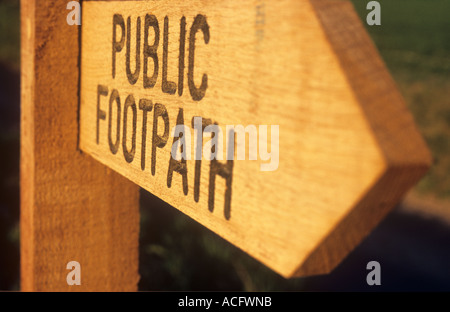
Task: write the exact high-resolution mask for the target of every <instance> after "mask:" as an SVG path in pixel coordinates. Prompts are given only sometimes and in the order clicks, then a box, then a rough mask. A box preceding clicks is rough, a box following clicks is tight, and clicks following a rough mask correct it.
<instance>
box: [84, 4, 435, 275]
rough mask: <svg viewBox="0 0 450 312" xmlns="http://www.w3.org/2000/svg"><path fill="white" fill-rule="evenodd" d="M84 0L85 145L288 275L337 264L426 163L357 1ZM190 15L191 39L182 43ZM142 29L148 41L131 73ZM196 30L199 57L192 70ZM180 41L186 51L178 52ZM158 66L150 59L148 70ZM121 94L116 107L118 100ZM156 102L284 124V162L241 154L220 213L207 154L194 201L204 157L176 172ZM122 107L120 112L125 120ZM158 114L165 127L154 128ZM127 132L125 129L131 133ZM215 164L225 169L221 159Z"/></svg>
mask: <svg viewBox="0 0 450 312" xmlns="http://www.w3.org/2000/svg"><path fill="white" fill-rule="evenodd" d="M83 5H84V6H83V26H82V57H81V59H82V61H81V63H82V64H81V70H82V74H81V115H80V117H81V118H80V133H81V141H80V146H81V149H82V150H83V151H85V152H86V153H88V154H90V155H92V156H93V157H94V158H96V159H97V160H99V161H100V162H102V163H103V164H105V165H107V166H108V167H110V168H112V169H113V170H114V171H117V172H119V173H120V174H122V175H123V176H125V177H126V178H128V179H130V180H131V181H133V182H135V183H137V184H138V185H139V186H141V187H143V188H145V189H146V190H148V191H150V192H151V193H153V194H155V195H156V196H158V197H160V198H162V199H163V200H165V201H166V202H168V203H169V204H171V205H173V206H174V207H176V208H177V209H179V210H181V211H182V212H184V213H186V214H187V215H189V216H191V217H192V218H194V219H195V220H197V221H199V222H200V223H202V224H203V225H205V226H206V227H208V228H210V229H211V230H213V231H214V232H216V233H217V234H219V235H220V236H222V237H224V238H225V239H227V240H228V241H230V242H231V243H233V244H234V245H236V246H238V247H240V248H241V249H243V250H244V251H246V252H248V253H249V254H250V255H252V256H253V257H255V258H257V259H259V260H260V261H261V262H263V263H265V264H266V265H268V266H269V267H271V268H272V269H274V270H275V271H277V272H278V273H280V274H281V275H283V276H285V277H293V276H303V275H311V274H322V273H327V272H329V271H330V270H332V269H333V268H334V267H335V266H336V265H337V264H338V263H339V262H340V261H341V260H342V259H343V258H344V257H345V255H346V254H348V252H349V251H350V250H351V249H353V248H354V247H355V246H356V245H357V244H358V243H359V242H360V241H361V240H362V239H363V238H364V237H365V236H366V235H367V234H368V233H369V232H370V230H371V229H373V227H374V226H376V224H377V223H378V222H379V221H380V220H381V219H382V218H383V217H384V216H385V215H386V214H387V213H388V212H389V211H390V210H391V209H392V208H393V207H394V206H395V204H396V203H397V202H398V201H399V200H400V199H401V197H402V196H403V194H404V193H405V192H406V191H407V190H408V189H409V188H410V187H411V186H412V185H414V184H415V183H416V182H417V181H418V180H419V179H420V177H421V176H422V175H423V174H424V173H425V172H426V170H427V168H428V167H429V166H430V163H431V159H430V154H429V152H428V149H427V147H426V145H425V143H424V141H423V140H422V138H421V136H420V134H419V133H418V131H417V130H416V128H415V126H414V122H413V119H412V117H411V115H410V113H409V112H408V111H407V109H406V106H405V103H404V101H403V99H402V98H401V96H400V94H399V92H398V91H397V89H396V87H395V85H394V83H393V81H392V79H391V78H390V76H389V74H388V72H387V70H386V68H385V66H384V64H383V62H382V61H381V59H380V57H379V55H378V53H377V51H376V49H375V47H374V45H373V43H372V42H371V40H370V38H369V36H368V35H367V34H366V32H365V30H364V27H363V26H362V24H361V22H360V20H359V18H358V17H357V15H356V14H355V12H354V10H353V8H352V6H351V5H350V4H349V3H348V2H341V1H332V0H316V1H307V0H301V1H300V0H283V1H264V0H248V1H237V0H232V1H226V2H224V1H218V0H210V1H201V0H190V1H108V2H98V1H84V3H83ZM115 14H118V15H121V16H122V17H123V27H124V30H125V31H124V33H123V38H124V39H123V42H122V41H121V40H120V39H121V38H122V31H121V30H120V27H116V38H115V39H116V40H115V42H116V43H118V45H119V48H118V49H117V51H116V52H114V50H113V47H114V45H113V41H114V37H113V16H114V15H115ZM146 15H154V16H155V19H156V20H157V22H158V25H159V32H160V36H159V45H158V48H157V50H156V51H157V57H158V60H159V66H158V68H159V69H158V70H159V73H158V76H157V80H156V83H155V85H154V86H153V87H148V88H144V85H145V81H144V78H143V76H144V71H143V68H144V67H145V66H144V64H145V63H144V62H145V59H144V57H143V54H142V53H143V51H144V50H145V44H146V43H145V40H146V39H145V29H144V28H145V20H146ZM199 15H202V16H204V17H205V21H207V24H208V30H209V34H208V35H206V34H205V33H203V34H202V31H201V30H200V31H194V32H193V31H192V25H193V24H194V21H195V20H196V18H197V17H198V16H199ZM166 16H167V19H166V20H167V21H166V22H165V17H166ZM128 17H130V26H128ZM138 17H140V20H141V25H140V31H139V32H138V31H137V28H138V27H137V18H138ZM183 17H184V18H185V22H186V40H185V47H184V48H180V47H182V45H180V38H181V36H180V33H181V30H180V29H183V28H182V26H180V25H181V24H182V22H181V21H182V18H183ZM166 23H167V27H166V28H167V29H165V24H166ZM128 29H130V35H129V38H130V40H129V39H128V37H127V31H128ZM149 29H150V31H149V33H148V35H149V36H148V39H147V41H148V42H147V44H148V45H152V44H153V43H154V42H155V35H154V31H153V30H154V28H153V27H150V28H149ZM137 33H139V34H141V35H140V39H141V41H140V44H139V45H138V47H139V49H140V51H139V52H140V53H139V57H138V59H139V61H140V70H139V71H138V74H137V76H136V75H133V73H134V70H135V68H136V66H137V65H136V64H137V62H136V56H135V53H136V40H137V35H136V34H137ZM165 34H167V37H165ZM192 36H195V49H193V51H195V65H194V71H193V73H192V74H190V73H189V69H188V64H189V61H190V56H189V55H190V53H191V50H190V39H191V37H192ZM207 37H208V38H207ZM166 40H167V42H168V44H167V46H168V48H167V50H166V51H167V52H164V48H163V46H164V42H165V41H166ZM128 42H130V47H128V46H127V44H128ZM120 46H122V48H120ZM127 49H129V51H130V52H129V55H130V60H129V61H127V57H126V55H127V52H126V50H127ZM180 49H181V51H184V52H185V55H184V57H183V58H181V60H182V62H180V57H179V55H180ZM113 57H115V61H113ZM127 62H129V63H130V65H129V69H128V71H129V73H128V74H127V66H126V64H127ZM183 62H184V65H185V67H184V69H183V66H182V64H183ZM164 63H165V64H166V65H167V67H166V69H167V70H166V71H165V68H164ZM113 64H115V71H113V70H112V67H113ZM180 64H181V65H180ZM153 65H154V63H153V61H152V59H150V61H148V62H147V75H148V76H151V74H152V73H153ZM113 72H114V74H113ZM163 72H165V74H164V77H163ZM180 72H181V73H182V75H181V77H182V79H181V80H180V75H179V73H180ZM203 74H207V77H208V85H207V89H206V91H205V93H204V97H202V98H201V99H200V100H199V99H196V96H195V94H194V95H193V94H192V92H191V90H190V86H189V79H190V76H189V75H193V81H194V86H196V87H199V86H200V85H201V83H202V77H203ZM130 77H131V80H130ZM191 78H192V76H191ZM133 79H134V80H133ZM163 80H166V81H171V82H173V85H172V87H175V90H172V91H174V92H175V93H174V94H170V92H167V89H166V90H165V91H164V89H165V88H167V85H166V86H165V87H163V83H162V81H163ZM99 85H101V86H103V87H101V88H100V89H99ZM181 85H182V86H183V93H182V94H181V95H180V94H179V93H178V92H177V91H179V88H180V86H181ZM147 86H148V85H147ZM99 90H101V92H99ZM113 90H117V92H118V94H119V97H120V105H118V104H117V102H116V101H115V100H114V98H113V100H111V94H113ZM172 93H173V92H172ZM99 94H100V96H99ZM129 95H133V97H134V100H135V102H136V103H135V104H136V108H135V111H136V114H135V116H136V122H135V123H134V126H135V127H136V129H137V130H136V138H135V143H133V136H132V135H131V134H130V133H132V132H133V131H132V129H133V122H132V119H133V118H132V117H130V116H134V113H133V107H132V105H131V104H130V103H131V102H129V103H128V104H130V105H128V106H126V105H125V103H126V98H127V97H128V96H129ZM141 99H146V100H148V101H151V103H152V104H153V106H152V107H153V110H152V111H149V112H148V113H147V119H146V120H145V122H144V115H145V114H144V112H143V110H141V109H139V105H138V103H139V101H140V100H141ZM109 103H113V104H112V105H111V108H112V110H110V109H109ZM156 103H158V104H160V105H162V106H163V107H164V108H165V109H166V110H167V117H168V122H169V127H168V128H169V129H172V128H173V126H175V125H176V124H177V123H179V122H180V120H181V119H182V121H183V122H184V124H185V125H187V126H188V127H191V121H192V119H193V117H194V116H201V117H203V118H204V119H211V122H215V123H217V124H218V125H219V126H225V125H243V126H247V125H256V126H259V125H269V126H270V125H279V141H278V143H279V166H278V169H277V170H275V171H268V172H263V171H261V170H260V164H261V163H264V161H262V160H261V158H260V157H258V160H248V154H247V160H234V161H233V169H232V182H231V183H230V185H228V186H227V184H226V180H225V179H224V178H222V177H221V176H216V179H215V181H216V183H215V188H214V194H215V197H214V200H213V206H214V209H213V211H211V202H210V196H211V179H210V177H211V164H210V162H209V161H207V160H202V163H201V167H200V168H201V169H200V175H199V176H200V183H199V187H198V190H199V194H198V198H196V186H195V181H196V178H198V173H197V174H196V162H195V161H194V160H187V162H186V170H187V173H186V179H185V181H184V180H183V175H182V174H179V173H178V172H174V173H173V174H172V175H170V174H169V172H170V170H169V164H170V162H171V154H170V152H171V148H172V141H173V138H172V137H170V136H169V139H168V141H167V143H166V144H165V145H164V144H163V145H164V146H163V147H161V148H159V147H158V148H156V149H155V151H156V153H153V151H152V143H153V142H154V141H152V140H153V138H154V137H156V136H159V137H161V136H162V133H163V132H164V127H163V126H162V120H163V118H162V117H158V116H159V115H161V114H160V112H159V113H157V114H155V111H157V109H156ZM117 105H118V106H117ZM116 107H120V110H121V111H120V116H121V121H120V122H119V126H118V127H117V126H116V125H117V124H116V122H117V117H116V116H117V108H116ZM160 108H161V107H160ZM181 109H182V112H183V115H182V118H181V117H180V116H181V115H180V112H181ZM99 111H102V113H101V114H100V113H99ZM125 112H127V113H126V114H128V117H127V122H126V123H123V120H124V116H125ZM102 114H104V115H102ZM99 116H100V117H101V118H99ZM111 116H112V117H111ZM154 116H156V117H157V118H156V119H154ZM110 117H111V121H110V120H109V118H110ZM154 120H157V121H158V126H157V127H155V128H156V129H157V132H156V136H155V135H154V133H152V130H151V129H152V128H153V126H154ZM109 124H111V125H113V129H117V128H118V129H119V134H118V140H117V141H115V138H116V134H117V130H111V132H110V133H109V128H108V127H109ZM144 125H146V126H145V127H144ZM123 129H127V132H128V135H125V139H123V137H124V136H123V132H124V131H123ZM144 129H147V130H144ZM191 130H192V129H191ZM144 132H145V133H146V136H144V135H143V133H144ZM97 133H98V136H97ZM191 135H192V137H194V133H192V134H191ZM109 136H111V137H112V138H113V139H114V140H112V141H111V140H110V139H109ZM97 138H98V141H97ZM110 141H111V142H110ZM143 142H145V143H144V144H145V146H146V147H145V148H144V144H143ZM112 143H117V144H116V145H115V144H112ZM269 145H270V143H269ZM133 146H134V148H133ZM193 149H194V148H193ZM224 150H225V148H224ZM130 151H133V153H131V154H133V155H132V156H130V155H131V154H130V153H129V152H130ZM143 151H145V153H146V154H145V156H143ZM191 152H192V154H193V151H191ZM153 154H155V157H154V159H153V160H152V155H153ZM127 157H128V158H127ZM152 163H154V164H155V165H154V171H153V172H152ZM219 163H220V164H223V165H224V166H225V161H219ZM143 164H144V165H143ZM169 177H170V178H169ZM168 180H170V183H168V182H169V181H168ZM186 184H187V185H186ZM230 188H231V189H230ZM227 189H228V190H229V191H230V190H231V209H230V211H228V212H227V210H226V207H227V206H226V202H225V198H227V195H226V194H227V193H226V192H227ZM224 210H225V211H224ZM227 213H228V215H227Z"/></svg>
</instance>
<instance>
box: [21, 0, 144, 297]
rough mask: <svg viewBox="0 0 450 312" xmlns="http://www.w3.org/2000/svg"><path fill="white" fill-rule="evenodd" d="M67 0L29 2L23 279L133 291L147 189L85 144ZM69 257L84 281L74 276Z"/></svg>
mask: <svg viewBox="0 0 450 312" xmlns="http://www.w3.org/2000/svg"><path fill="white" fill-rule="evenodd" d="M66 5H67V2H66V1H60V0H22V1H21V25H22V52H21V57H22V69H21V79H22V86H21V88H22V91H21V93H22V95H21V96H22V99H21V101H22V103H21V105H22V113H21V114H22V115H21V173H20V174H21V287H22V290H25V291H73V290H75V291H100V290H101V291H119V290H120V291H134V290H137V283H138V280H139V275H138V234H139V209H138V207H139V191H138V187H137V186H135V185H134V184H133V183H131V182H129V181H128V180H126V179H125V178H123V177H121V176H120V175H118V174H116V173H114V172H113V171H111V170H110V169H108V168H106V167H105V166H103V165H101V164H100V163H97V162H96V161H94V160H93V159H91V158H90V157H89V156H87V155H85V154H83V153H82V152H80V150H79V149H78V110H79V75H80V73H79V70H80V64H79V62H80V57H79V54H80V40H79V39H80V38H79V36H80V28H79V27H77V26H69V25H68V24H67V23H66V16H67V13H68V11H67V10H66ZM70 261H78V262H79V263H80V265H81V286H69V285H68V284H67V282H66V276H67V274H68V273H69V272H70V271H69V270H67V269H66V265H67V263H68V262H70Z"/></svg>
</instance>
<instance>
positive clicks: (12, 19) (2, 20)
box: [0, 0, 20, 70]
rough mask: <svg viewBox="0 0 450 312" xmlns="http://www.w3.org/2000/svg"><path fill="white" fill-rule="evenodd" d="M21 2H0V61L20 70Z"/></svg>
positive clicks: (4, 0)
mask: <svg viewBox="0 0 450 312" xmlns="http://www.w3.org/2000/svg"><path fill="white" fill-rule="evenodd" d="M19 8H20V1H19V0H1V1H0V61H1V62H3V63H5V64H7V65H8V66H9V67H10V68H12V69H14V70H19V68H20V9H19Z"/></svg>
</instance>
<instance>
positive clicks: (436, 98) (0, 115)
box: [0, 0, 450, 291]
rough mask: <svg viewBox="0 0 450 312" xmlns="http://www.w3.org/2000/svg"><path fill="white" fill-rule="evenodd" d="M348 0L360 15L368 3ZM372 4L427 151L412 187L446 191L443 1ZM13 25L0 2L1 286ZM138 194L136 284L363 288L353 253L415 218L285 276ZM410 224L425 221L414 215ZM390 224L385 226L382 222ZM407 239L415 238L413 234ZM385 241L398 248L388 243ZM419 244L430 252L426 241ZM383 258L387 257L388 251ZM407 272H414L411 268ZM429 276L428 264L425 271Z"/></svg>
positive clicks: (13, 181)
mask: <svg viewBox="0 0 450 312" xmlns="http://www.w3.org/2000/svg"><path fill="white" fill-rule="evenodd" d="M352 2H353V4H354V6H355V8H356V10H357V11H358V13H359V15H360V17H361V19H362V20H363V22H364V21H365V18H366V15H367V13H368V11H367V10H366V4H367V2H368V1H366V0H352ZM379 3H380V4H381V26H368V25H366V28H367V30H368V32H369V33H370V35H371V36H372V38H373V40H374V42H375V44H376V46H377V47H378V49H379V51H380V54H381V56H382V57H383V59H384V60H385V62H386V65H387V67H388V69H389V70H390V72H391V74H392V75H393V77H394V80H395V81H396V82H397V84H398V87H399V89H400V90H401V92H402V94H403V95H404V97H405V99H406V102H407V103H408V106H409V108H410V110H411V111H412V113H413V114H414V117H415V120H416V122H417V124H418V126H419V128H420V130H421V132H422V133H423V135H424V137H425V139H426V141H427V143H428V145H429V147H430V148H431V150H432V153H433V157H434V165H433V167H432V169H431V170H430V171H429V173H428V174H427V176H426V177H425V178H424V179H423V180H422V181H421V182H420V183H419V184H418V185H417V186H416V188H415V190H416V192H417V193H419V194H423V195H427V196H433V197H436V198H441V199H449V198H450V139H449V138H450V126H449V125H450V97H449V90H450V79H449V75H450V0H380V1H379ZM61 14H64V12H62V13H61ZM19 29H20V21H19V1H18V0H1V1H0V69H1V72H0V75H1V76H0V78H1V83H0V152H1V153H0V158H1V162H0V163H1V164H2V165H1V166H2V167H0V289H16V290H17V289H19V282H18V280H19V248H18V246H19V230H18V229H19V225H18V224H19V223H18V218H19V199H18V198H19V178H18V176H19V163H18V157H19V139H20V136H19V127H18V124H19V119H18V116H19V115H18V111H19V102H18V98H19V97H18V94H19V85H18V82H17V83H15V85H14V86H9V85H8V84H7V82H8V81H13V82H14V81H16V80H17V81H18V70H19V67H20V60H19V52H20V46H19V44H20V32H19ZM141 195H142V196H141V235H140V249H141V250H140V274H141V281H140V284H139V288H140V289H141V290H255V291H260V290H328V289H340V290H342V289H356V290H366V288H364V287H366V285H365V275H364V274H365V272H364V270H363V271H362V274H363V275H362V276H357V277H355V276H353V275H351V274H353V273H352V272H353V271H355V270H354V269H353V268H354V267H355V266H356V265H360V264H364V263H367V262H368V261H366V260H367V259H365V258H364V257H365V256H364V255H365V254H364V253H363V256H361V253H362V252H361V248H363V250H366V251H367V250H370V248H372V247H370V246H377V248H374V250H376V252H377V253H380V250H382V249H383V248H385V247H386V246H387V245H388V244H387V245H386V242H389V241H392V240H393V237H398V236H399V233H397V232H396V233H395V234H393V235H391V234H389V235H388V237H387V238H386V239H385V241H384V242H383V245H381V246H378V245H377V244H376V243H374V240H376V239H375V238H373V237H380V235H381V237H384V236H383V235H385V236H386V235H387V234H386V233H390V232H389V229H391V228H392V226H393V227H398V224H399V222H404V221H405V220H408V224H416V223H414V222H416V221H417V220H415V219H414V220H412V219H405V218H406V217H405V216H403V215H397V214H395V213H394V214H393V217H389V218H388V219H389V220H388V221H386V222H384V223H383V224H382V225H380V227H379V229H377V230H376V231H375V232H374V234H372V235H371V236H370V237H369V238H368V239H367V240H366V241H365V242H363V244H362V247H358V248H357V249H356V251H355V252H353V253H352V254H351V255H350V256H349V257H348V259H346V260H345V261H344V263H343V265H342V266H340V267H339V268H337V269H336V272H335V273H333V274H331V275H330V276H326V277H313V278H305V279H294V280H284V279H283V278H281V277H280V276H278V275H277V274H275V273H274V272H272V271H271V270H269V269H268V268H266V267H264V266H263V265H261V264H260V263H258V262H257V261H255V260H253V259H252V258H250V257H249V256H247V255H246V254H245V253H243V252H242V251H240V250H239V249H237V248H235V247H233V246H231V245H230V244H229V243H227V242H226V241H224V240H222V239H221V238H219V237H217V236H216V235H215V234H213V233H212V232H210V231H209V230H207V229H205V228H204V227H203V226H201V225H199V224H197V223H196V222H194V221H192V220H191V219H189V218H188V217H186V216H184V215H183V214H181V213H179V212H178V211H177V210H176V209H174V208H171V207H169V206H168V205H166V204H165V203H164V202H162V201H161V200H159V199H157V198H155V197H154V196H152V195H151V194H149V193H147V192H145V191H142V192H141ZM395 218H400V220H403V221H398V220H397V219H395ZM395 220H397V221H395ZM417 222H419V223H418V224H423V223H420V222H422V221H420V220H419V221H417ZM391 223H392V224H393V225H391V227H389V226H390V224H391ZM439 226H440V225H434V223H433V226H432V228H433V229H438V230H439V231H441V230H442V231H443V233H447V234H446V235H448V228H447V229H441V228H440V227H439ZM411 231H412V232H413V233H416V232H417V231H418V230H417V229H416V228H412V229H411ZM422 232H424V231H422ZM380 233H381V234H380ZM439 233H440V232H439ZM400 234H401V233H400ZM377 235H378V236H377ZM418 235H421V233H418ZM439 235H440V234H439ZM439 237H442V235H441V236H439ZM412 242H413V243H414V244H420V241H418V240H415V241H414V240H413V241H412ZM371 244H372V245H371ZM427 244H428V245H429V243H427V242H425V243H424V245H427ZM368 245H369V247H367V246H368ZM444 246H445V245H444ZM364 248H365V249H364ZM393 248H394V249H395V248H397V249H398V247H396V246H394V247H393ZM447 249H448V247H447ZM419 252H421V253H422V254H430V252H427V250H425V249H423V250H419ZM443 252H444V253H443ZM445 252H446V251H445V249H444V251H442V252H440V253H437V254H436V257H438V258H439V257H441V258H442V257H443V255H444V256H446V257H447V258H445V257H444V259H450V257H449V255H448V252H447V253H445ZM431 253H432V252H431ZM355 254H356V255H357V256H355ZM358 255H359V256H358ZM372 256H373V254H372ZM394 256H396V255H395V254H394ZM355 257H359V258H358V260H354V259H355ZM387 257H392V253H391V255H390V256H387ZM409 258H411V257H409ZM409 258H408V259H409ZM433 259H434V258H433ZM369 260H371V259H369ZM434 260H435V259H434ZM358 261H359V262H358ZM418 261H419V260H418ZM420 261H422V264H420V263H421V262H420ZM420 261H419V266H420V265H423V259H422V260H420ZM446 263H448V262H446ZM435 266H436V265H435ZM342 267H344V269H342ZM346 267H349V268H350V269H345V268H346ZM392 268H393V269H392V270H391V271H392V274H393V275H395V274H397V277H398V279H399V280H403V281H404V283H403V284H395V285H397V286H398V285H400V286H398V287H400V289H403V290H404V289H408V283H409V284H411V280H410V277H408V274H407V273H405V274H404V275H402V274H403V273H399V272H400V271H401V270H399V269H398V268H399V267H398V266H393V267H392ZM352 269H353V271H352ZM363 269H364V268H363ZM427 269H430V268H428V267H427ZM386 270H387V269H386ZM349 272H350V273H349ZM413 272H414V273H413V274H416V273H417V268H416V270H415V271H413ZM427 274H428V275H429V271H426V272H425V273H424V276H425V275H427ZM437 275H439V273H437ZM441 275H442V274H441ZM352 278H353V279H358V280H360V281H361V283H360V284H351V283H350V285H347V288H345V287H344V286H343V283H344V284H345V283H346V282H345V281H351V280H352ZM424 279H425V278H424ZM437 279H438V278H437ZM437 279H432V280H430V282H429V283H431V284H430V285H434V288H433V287H431V289H442V287H448V288H449V289H450V285H449V284H448V283H447V284H442V283H441V284H439V283H437V282H435V281H436V280H437ZM343 281H344V282H343ZM433 283H435V284H433ZM444 283H445V282H444ZM332 285H335V286H334V287H335V288H333V286H332ZM392 285H394V284H392ZM436 285H437V286H436ZM442 285H444V286H442ZM391 288H395V287H394V286H392V287H391ZM419 288H420V287H419ZM425 288H426V287H425ZM396 289H398V288H396ZM421 289H422V288H421Z"/></svg>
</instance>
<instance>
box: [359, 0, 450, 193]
mask: <svg viewBox="0 0 450 312" xmlns="http://www.w3.org/2000/svg"><path fill="white" fill-rule="evenodd" d="M352 2H353V4H354V6H355V9H356V10H357V12H358V13H359V15H360V17H361V19H362V20H363V22H365V16H366V14H367V12H368V11H367V10H366V3H367V2H368V1H361V0H352ZM379 3H380V5H381V26H368V25H367V24H366V23H364V24H365V25H366V28H367V30H368V32H369V33H370V35H371V37H372V39H373V40H374V42H375V44H376V46H377V47H378V49H379V51H380V54H381V56H382V57H383V59H384V61H385V62H386V65H387V67H388V69H389V70H390V72H391V74H392V76H393V78H394V80H395V81H396V82H397V85H398V87H399V89H400V91H401V92H402V94H403V96H404V97H405V100H406V102H407V104H408V107H409V109H410V110H411V112H412V113H413V115H414V118H415V120H416V123H417V124H418V126H419V128H420V131H421V133H422V134H423V136H424V138H425V140H426V141H427V143H428V146H429V147H430V149H431V151H432V154H433V158H434V164H433V166H432V168H431V169H430V171H429V173H428V174H427V175H426V176H425V177H424V178H423V179H422V180H421V181H420V183H419V184H418V185H417V186H416V190H417V191H418V192H419V193H422V194H429V195H433V196H436V197H440V198H450V96H449V95H450V79H449V78H450V1H449V0H380V1H379Z"/></svg>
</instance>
